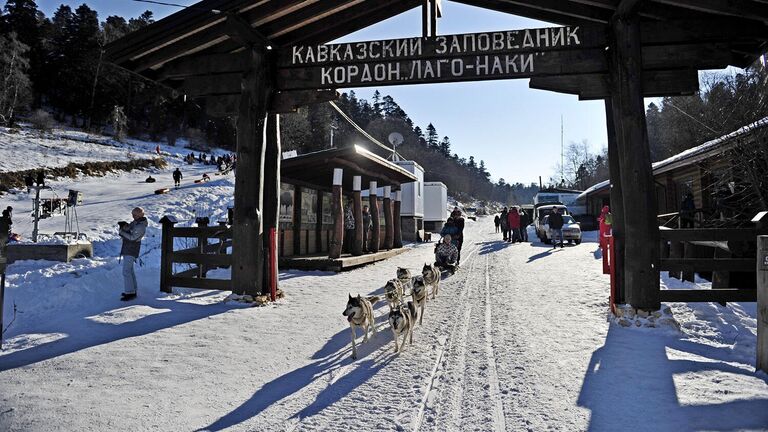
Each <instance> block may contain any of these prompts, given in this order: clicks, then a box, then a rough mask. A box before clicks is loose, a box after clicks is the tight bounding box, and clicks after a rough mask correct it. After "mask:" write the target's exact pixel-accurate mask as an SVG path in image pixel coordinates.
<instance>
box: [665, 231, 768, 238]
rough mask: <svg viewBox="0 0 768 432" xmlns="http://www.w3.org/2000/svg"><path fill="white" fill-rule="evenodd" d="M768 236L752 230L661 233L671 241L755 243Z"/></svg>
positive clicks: (765, 232) (763, 232)
mask: <svg viewBox="0 0 768 432" xmlns="http://www.w3.org/2000/svg"><path fill="white" fill-rule="evenodd" d="M763 234H768V232H767V231H758V230H756V229H751V228H680V229H664V230H661V231H659V235H660V236H661V238H663V239H666V240H670V241H729V240H734V241H754V240H755V238H757V236H759V235H763Z"/></svg>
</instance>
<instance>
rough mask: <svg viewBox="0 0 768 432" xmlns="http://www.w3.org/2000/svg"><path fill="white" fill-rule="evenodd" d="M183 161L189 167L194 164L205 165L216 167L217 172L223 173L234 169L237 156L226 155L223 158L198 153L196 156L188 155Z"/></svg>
mask: <svg viewBox="0 0 768 432" xmlns="http://www.w3.org/2000/svg"><path fill="white" fill-rule="evenodd" d="M184 160H185V161H186V162H187V164H190V165H191V164H193V163H195V162H199V163H201V164H205V165H216V167H217V168H218V170H219V171H225V170H226V169H228V168H230V167H231V168H233V169H234V167H235V162H236V160H237V156H235V155H232V154H227V155H224V156H219V157H216V156H214V155H210V156H208V155H207V154H205V153H203V152H200V154H198V155H195V153H190V154H188V155H186V156H185V157H184Z"/></svg>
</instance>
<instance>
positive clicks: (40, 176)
mask: <svg viewBox="0 0 768 432" xmlns="http://www.w3.org/2000/svg"><path fill="white" fill-rule="evenodd" d="M37 185H38V186H40V187H42V186H45V171H44V170H40V171H38V172H37Z"/></svg>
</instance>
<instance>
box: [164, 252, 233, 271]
mask: <svg viewBox="0 0 768 432" xmlns="http://www.w3.org/2000/svg"><path fill="white" fill-rule="evenodd" d="M171 259H172V260H173V262H174V263H191V264H205V265H210V266H217V267H225V266H230V265H232V255H226V254H204V253H189V252H185V253H181V252H174V253H172V254H171Z"/></svg>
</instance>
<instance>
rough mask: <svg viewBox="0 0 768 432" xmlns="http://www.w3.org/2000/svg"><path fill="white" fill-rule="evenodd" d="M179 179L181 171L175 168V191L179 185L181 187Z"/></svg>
mask: <svg viewBox="0 0 768 432" xmlns="http://www.w3.org/2000/svg"><path fill="white" fill-rule="evenodd" d="M181 179H182V175H181V170H179V169H178V168H176V171H174V172H173V185H174V186H176V189H178V188H179V185H181Z"/></svg>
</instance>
